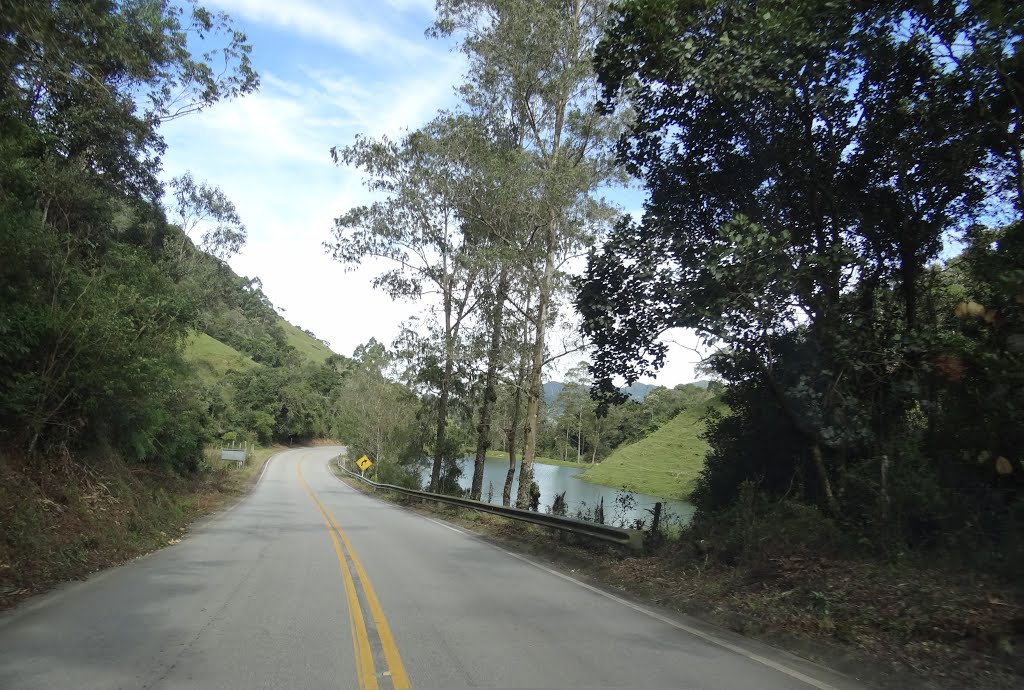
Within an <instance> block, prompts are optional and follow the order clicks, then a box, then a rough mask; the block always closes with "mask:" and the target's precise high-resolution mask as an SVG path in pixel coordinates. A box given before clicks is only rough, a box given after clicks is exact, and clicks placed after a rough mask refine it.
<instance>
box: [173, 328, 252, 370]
mask: <svg viewBox="0 0 1024 690" xmlns="http://www.w3.org/2000/svg"><path fill="white" fill-rule="evenodd" d="M185 359H186V360H188V361H189V362H191V363H192V364H193V365H195V368H196V372H197V373H198V374H199V377H200V378H201V379H203V380H204V381H213V380H216V379H218V378H221V377H222V376H224V374H226V373H227V372H228V371H238V370H244V369H250V368H252V367H258V366H260V365H259V364H257V363H256V362H254V361H252V360H251V359H249V358H248V357H246V356H245V355H243V354H242V353H241V352H239V351H238V350H236V349H235V348H233V347H229V346H228V345H225V344H224V343H222V342H221V341H219V340H217V339H215V338H211V337H210V336H208V335H206V334H205V333H197V334H195V335H193V336H192V337H191V338H189V339H188V342H186V343H185Z"/></svg>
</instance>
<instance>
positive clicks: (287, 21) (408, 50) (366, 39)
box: [212, 0, 427, 60]
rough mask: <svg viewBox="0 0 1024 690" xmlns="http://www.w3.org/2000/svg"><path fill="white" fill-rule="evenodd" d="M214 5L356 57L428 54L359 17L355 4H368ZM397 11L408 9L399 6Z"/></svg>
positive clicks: (259, 0)
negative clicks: (335, 47)
mask: <svg viewBox="0 0 1024 690" xmlns="http://www.w3.org/2000/svg"><path fill="white" fill-rule="evenodd" d="M212 2H213V4H215V5H217V6H218V7H220V8H222V9H224V10H226V11H227V12H228V13H230V14H232V15H233V16H234V17H236V18H239V19H246V20H248V21H253V22H259V23H262V24H269V25H271V26H274V27H277V28H280V29H285V30H287V31H289V32H292V33H298V34H301V35H302V36H305V37H308V38H313V39H316V40H319V41H323V42H325V43H331V44H334V45H337V46H339V47H341V48H343V49H344V50H346V51H348V52H350V53H354V54H356V55H369V54H373V55H374V56H377V57H380V58H383V59H384V60H407V59H410V58H416V57H419V56H421V55H422V54H423V53H425V52H426V51H427V48H426V47H425V46H424V45H422V43H421V42H418V41H412V40H409V39H408V38H406V37H404V36H400V35H398V34H395V33H393V32H391V31H388V30H387V29H385V28H384V27H383V26H381V25H380V24H378V23H377V22H375V21H373V20H370V19H367V18H365V17H360V16H357V15H355V14H354V13H353V12H352V11H351V9H352V7H351V5H355V6H357V7H358V6H363V7H366V6H367V4H364V3H338V2H331V3H327V4H320V3H317V2H311V1H310V0H212ZM389 4H390V3H389ZM397 4H398V5H405V4H411V3H397ZM347 5H348V6H347ZM371 6H372V5H371ZM396 9H404V8H402V7H396Z"/></svg>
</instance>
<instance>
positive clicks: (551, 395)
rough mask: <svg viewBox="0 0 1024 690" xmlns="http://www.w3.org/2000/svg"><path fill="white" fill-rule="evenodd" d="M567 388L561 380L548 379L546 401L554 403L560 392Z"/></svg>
mask: <svg viewBox="0 0 1024 690" xmlns="http://www.w3.org/2000/svg"><path fill="white" fill-rule="evenodd" d="M563 388H565V384H564V383H562V382H561V381H548V382H547V383H545V384H544V402H546V403H547V404H548V405H553V404H554V402H555V400H556V399H557V398H558V394H559V393H561V392H562V389H563Z"/></svg>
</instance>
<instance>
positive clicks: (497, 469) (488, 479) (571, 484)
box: [423, 456, 694, 524]
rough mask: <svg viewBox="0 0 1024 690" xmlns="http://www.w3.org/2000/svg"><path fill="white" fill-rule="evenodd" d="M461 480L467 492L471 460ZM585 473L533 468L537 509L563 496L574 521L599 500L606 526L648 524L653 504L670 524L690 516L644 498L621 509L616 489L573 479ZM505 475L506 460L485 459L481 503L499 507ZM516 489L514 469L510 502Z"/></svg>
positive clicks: (682, 505)
mask: <svg viewBox="0 0 1024 690" xmlns="http://www.w3.org/2000/svg"><path fill="white" fill-rule="evenodd" d="M461 467H462V476H461V477H460V478H459V486H461V487H462V488H463V489H467V490H468V489H469V488H470V486H471V485H472V483H473V458H472V457H469V456H467V457H465V458H463V459H462V462H461ZM584 469H586V467H585V466H583V467H564V466H561V465H540V464H536V465H534V466H533V474H534V481H536V482H537V485H538V486H539V487H540V509H541V511H543V512H547V510H548V508H549V507H550V506H551V502H552V501H554V499H555V495H557V494H560V493H562V492H563V491H564V492H565V503H566V506H567V508H568V515H569V516H570V517H576V513H577V511H582V512H586V511H588V510H589V511H591V512H592V511H593V510H594V508H595V506H597V505H598V504H599V503H600V501H601V499H602V498H604V515H605V523H606V524H617V521H618V519H620V518H621V519H624V520H626V521H627V522H628V523H631V522H632V521H633V520H636V519H641V520H646V522H647V523H648V524H649V523H650V520H651V514H650V512H649V511H651V510H653V509H654V504H655V503H657V502H659V501H660V502H661V503H662V504H663V508H662V509H663V514H664V515H665V516H667V517H668V518H669V519H670V520H677V521H680V522H682V523H684V524H685V523H687V522H689V521H690V518H691V517H692V516H693V511H694V507H693V506H692V505H690V504H689V503H687V502H685V501H670V500H666V499H664V498H658V497H656V496H648V495H647V494H640V493H633V494H632V495H633V498H634V502H635V505H633V506H632V507H630V506H623V505H621V504H617V503H616V495H617V494H618V493H619V492H618V491H617V490H616V489H613V488H611V487H608V486H602V485H600V484H591V483H590V482H585V481H582V480H580V479H577V478H576V477H575V475H577V474H579V473H580V472H582V471H583V470H584ZM507 473H508V460H507V459H502V458H487V460H486V462H485V463H484V484H483V495H482V497H481V498H482V500H484V501H487V502H489V503H495V504H498V505H500V504H501V491H502V488H503V487H504V486H505V475H506V474H507ZM429 479H430V469H429V467H428V468H426V469H425V470H424V472H423V480H424V481H425V482H426V481H429ZM518 486H519V468H518V467H517V468H516V474H515V479H514V480H513V483H512V495H513V500H514V497H515V492H516V489H517V488H518Z"/></svg>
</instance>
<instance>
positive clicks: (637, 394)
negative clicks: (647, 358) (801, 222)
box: [620, 381, 657, 402]
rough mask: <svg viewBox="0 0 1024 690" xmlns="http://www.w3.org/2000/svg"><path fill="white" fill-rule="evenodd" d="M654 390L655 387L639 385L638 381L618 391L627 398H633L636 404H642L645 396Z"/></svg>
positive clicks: (650, 384) (653, 385)
mask: <svg viewBox="0 0 1024 690" xmlns="http://www.w3.org/2000/svg"><path fill="white" fill-rule="evenodd" d="M655 388H657V386H656V385H655V384H653V383H640V382H639V381H637V382H636V383H634V384H632V385H629V386H626V387H625V388H622V389H620V390H621V391H622V392H623V393H625V394H626V395H628V396H629V397H631V398H633V400H636V401H637V402H643V401H644V398H646V397H647V394H648V393H650V392H651V391H652V390H654V389H655Z"/></svg>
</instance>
